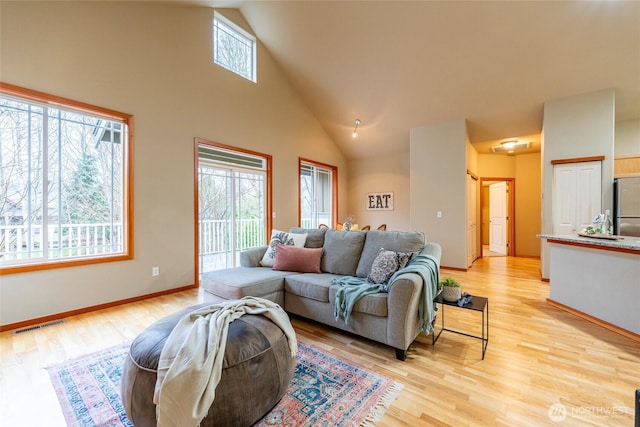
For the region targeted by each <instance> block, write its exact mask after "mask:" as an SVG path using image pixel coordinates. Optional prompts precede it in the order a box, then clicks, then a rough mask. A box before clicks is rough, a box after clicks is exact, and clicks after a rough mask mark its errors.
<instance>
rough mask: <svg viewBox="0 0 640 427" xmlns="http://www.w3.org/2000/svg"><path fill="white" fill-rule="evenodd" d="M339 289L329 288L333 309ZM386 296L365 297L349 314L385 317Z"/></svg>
mask: <svg viewBox="0 0 640 427" xmlns="http://www.w3.org/2000/svg"><path fill="white" fill-rule="evenodd" d="M285 286H286V284H285ZM339 288H340V286H339V285H333V286H331V288H329V301H331V306H332V307H335V305H336V294H337V293H338V289H339ZM388 295H389V294H387V293H385V292H380V293H377V294H369V295H365V296H363V297H362V298H360V299H359V300H358V301H357V302H356V304H355V305H354V306H353V309H352V310H351V312H354V311H356V312H358V313H365V314H371V315H373V316H378V317H387V315H388V313H389V312H388V310H387V297H388Z"/></svg>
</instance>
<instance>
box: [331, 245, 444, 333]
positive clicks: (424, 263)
mask: <svg viewBox="0 0 640 427" xmlns="http://www.w3.org/2000/svg"><path fill="white" fill-rule="evenodd" d="M405 273H416V274H418V275H419V276H420V277H421V278H422V290H421V292H420V301H419V303H418V316H419V318H420V330H421V331H422V332H424V333H425V334H427V335H429V334H430V333H432V332H433V320H434V319H435V315H436V310H435V307H434V304H433V299H434V298H435V296H436V292H437V290H438V283H440V269H439V267H438V260H437V259H436V258H435V257H434V256H432V255H423V254H419V255H416V256H414V257H413V258H411V260H410V261H409V263H408V264H407V266H406V267H404V268H402V269H400V270H398V271H396V272H395V273H394V274H393V276H391V278H390V279H389V284H386V285H378V284H375V283H371V282H369V281H367V279H365V278H361V277H350V276H346V277H341V278H339V279H333V280H331V284H333V285H340V289H338V292H337V293H336V301H335V309H334V315H335V317H336V320H339V319H340V317H343V318H344V323H345V324H347V325H348V324H349V317H350V315H351V311H352V310H353V307H354V306H355V304H356V302H358V300H359V299H360V298H362V297H363V296H365V295H369V294H376V293H380V292H389V286H391V284H392V283H393V281H394V280H396V278H397V277H398V276H400V275H401V274H405Z"/></svg>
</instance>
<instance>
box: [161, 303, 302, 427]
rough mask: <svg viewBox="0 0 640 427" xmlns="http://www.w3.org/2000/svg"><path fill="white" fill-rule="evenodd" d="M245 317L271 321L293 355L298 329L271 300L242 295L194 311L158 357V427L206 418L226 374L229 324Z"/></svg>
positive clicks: (194, 423) (183, 426)
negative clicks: (261, 316)
mask: <svg viewBox="0 0 640 427" xmlns="http://www.w3.org/2000/svg"><path fill="white" fill-rule="evenodd" d="M244 314H262V315H264V316H265V317H268V318H269V319H271V320H272V321H273V323H275V324H276V325H277V326H279V327H280V329H282V331H283V332H284V334H285V335H286V337H287V340H288V342H289V349H290V350H291V357H295V355H296V352H297V348H298V347H297V341H296V335H295V331H294V330H293V327H292V326H291V323H290V321H289V317H288V316H287V314H286V313H285V311H284V310H283V309H282V308H281V307H280V306H279V305H278V304H276V303H274V302H272V301H269V300H266V299H263V298H257V297H244V298H242V299H241V300H234V301H228V302H223V303H220V304H212V305H209V306H206V307H202V308H199V309H197V310H195V311H192V312H191V313H189V314H187V315H186V316H184V317H183V318H182V319H180V321H179V322H178V323H177V325H176V327H175V328H174V329H173V331H172V332H171V334H170V335H169V337H168V338H167V341H166V343H165V345H164V347H163V349H162V352H161V354H160V360H159V361H158V376H157V381H156V387H155V392H154V395H153V403H155V404H156V416H157V422H158V424H157V425H158V427H165V426H176V427H190V426H193V427H195V426H197V425H198V424H200V422H201V421H202V419H203V418H204V417H205V416H206V415H207V413H208V412H209V408H210V407H211V404H212V403H213V401H214V399H215V391H216V387H217V385H218V383H219V382H220V377H221V376H222V362H223V360H224V351H225V348H226V346H227V334H228V329H229V324H230V323H231V322H233V321H234V320H236V319H238V318H239V317H241V316H243V315H244Z"/></svg>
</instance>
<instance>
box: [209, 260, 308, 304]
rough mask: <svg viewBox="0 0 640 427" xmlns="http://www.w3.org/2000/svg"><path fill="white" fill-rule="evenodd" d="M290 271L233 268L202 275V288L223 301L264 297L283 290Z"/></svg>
mask: <svg viewBox="0 0 640 427" xmlns="http://www.w3.org/2000/svg"><path fill="white" fill-rule="evenodd" d="M290 274H297V273H293V272H290V271H278V270H272V269H271V268H266V267H235V268H227V269H225V270H216V271H210V272H208V273H203V274H202V280H201V284H202V288H203V289H204V290H205V291H207V292H210V293H212V294H214V295H217V296H219V297H222V298H225V299H240V298H243V297H246V296H248V295H251V296H254V297H265V296H268V295H272V294H273V293H275V292H278V291H282V290H283V289H284V278H285V277H286V276H288V275H290Z"/></svg>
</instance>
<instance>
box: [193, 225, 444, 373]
mask: <svg viewBox="0 0 640 427" xmlns="http://www.w3.org/2000/svg"><path fill="white" fill-rule="evenodd" d="M289 232H290V233H297V234H307V238H306V241H305V244H304V246H305V247H306V248H323V251H322V257H321V261H320V270H321V271H320V272H319V273H301V272H297V271H282V270H275V269H273V268H272V267H262V266H261V264H260V261H261V260H262V259H263V256H264V254H265V252H266V251H267V248H268V246H262V247H259V248H254V249H251V250H248V251H245V252H243V253H242V254H241V257H240V264H241V266H240V267H236V268H230V269H225V270H218V271H212V272H209V273H204V274H203V275H202V282H201V285H202V288H203V290H204V291H206V292H205V300H207V301H219V300H220V299H239V298H242V297H244V296H247V295H251V296H257V297H262V298H266V299H269V300H271V301H274V302H276V303H278V304H280V306H282V307H283V308H284V309H285V310H286V311H287V312H288V313H293V314H296V315H299V316H302V317H305V318H308V319H312V320H315V321H318V322H321V323H324V324H326V325H329V326H332V327H335V328H338V329H341V330H344V331H348V332H351V333H354V334H357V335H360V336H362V337H365V338H368V339H372V340H374V341H378V342H381V343H383V344H386V345H389V346H392V347H394V348H395V350H396V357H397V358H398V359H399V360H404V359H405V357H406V353H407V349H408V348H409V346H410V345H411V343H412V342H413V341H414V340H415V338H416V337H417V336H418V334H419V333H420V325H421V318H420V314H419V305H420V301H421V298H424V295H425V294H423V286H431V287H432V290H431V291H430V292H429V294H432V295H434V296H435V293H436V291H435V289H436V288H437V283H424V282H425V279H424V275H422V274H417V273H414V272H408V273H402V271H401V272H400V273H401V274H397V275H396V277H395V279H394V280H393V282H391V283H389V285H388V292H379V293H375V294H370V295H365V296H363V297H362V298H360V299H359V300H358V301H357V302H356V304H355V305H354V306H353V309H352V311H351V315H350V318H349V323H348V324H346V323H345V321H344V319H342V318H340V319H338V320H336V316H335V301H336V293H337V292H338V289H339V285H335V284H332V283H331V281H332V279H339V278H342V277H344V276H353V277H357V278H360V279H361V280H364V279H365V278H367V276H368V275H369V273H370V272H371V267H372V264H373V263H374V260H375V258H376V256H377V255H378V251H379V250H380V248H384V249H385V250H389V251H397V252H411V253H412V254H414V255H417V254H424V255H430V256H431V257H432V259H434V260H435V261H436V262H437V267H436V268H437V269H439V265H440V258H441V248H440V245H438V244H437V243H433V242H425V237H424V235H423V234H422V233H419V232H399V231H378V230H372V231H366V232H364V231H338V230H327V229H303V228H297V227H295V228H292V229H291V230H290V231H289ZM410 263H411V261H410ZM429 281H430V282H433V280H429Z"/></svg>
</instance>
